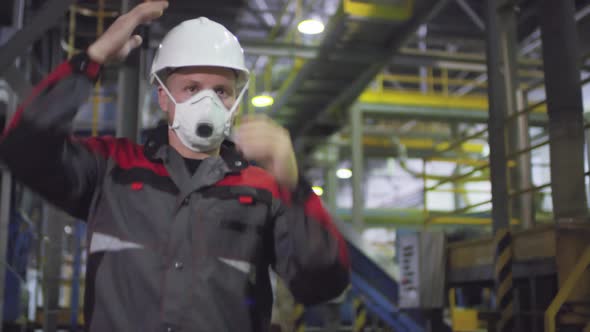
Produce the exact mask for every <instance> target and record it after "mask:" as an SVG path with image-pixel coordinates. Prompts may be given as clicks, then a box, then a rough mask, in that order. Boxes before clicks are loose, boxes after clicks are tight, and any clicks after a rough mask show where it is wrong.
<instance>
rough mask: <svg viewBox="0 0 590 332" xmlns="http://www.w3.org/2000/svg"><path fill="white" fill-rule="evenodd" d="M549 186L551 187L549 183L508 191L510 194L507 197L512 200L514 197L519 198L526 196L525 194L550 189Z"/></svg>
mask: <svg viewBox="0 0 590 332" xmlns="http://www.w3.org/2000/svg"><path fill="white" fill-rule="evenodd" d="M550 186H551V182H548V183H545V184H542V185H540V186H532V187H529V188H525V189H521V190H514V191H510V193H509V194H508V195H509V196H510V198H514V197H516V196H520V195H522V194H527V193H530V192H533V191H540V190H543V189H545V188H547V187H550Z"/></svg>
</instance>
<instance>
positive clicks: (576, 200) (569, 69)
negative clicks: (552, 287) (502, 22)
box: [539, 0, 588, 222]
mask: <svg viewBox="0 0 590 332" xmlns="http://www.w3.org/2000/svg"><path fill="white" fill-rule="evenodd" d="M574 13H575V8H574V3H573V2H572V1H550V0H544V1H541V2H540V3H539V22H540V27H541V38H542V40H543V43H542V44H543V45H542V50H543V59H544V61H543V66H544V70H545V90H546V93H547V106H548V107H547V109H548V115H549V137H550V140H551V144H550V149H549V151H550V160H551V182H552V185H551V187H552V199H553V210H554V214H555V219H556V221H558V222H559V221H573V220H584V221H586V220H587V218H588V207H587V203H586V202H587V199H586V192H585V185H584V183H585V182H584V152H583V151H584V130H583V126H584V121H583V116H582V113H583V103H582V91H581V89H580V83H579V82H580V64H579V57H578V54H579V52H578V46H577V39H578V37H577V28H576V22H575V20H574Z"/></svg>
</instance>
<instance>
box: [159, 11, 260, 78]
mask: <svg viewBox="0 0 590 332" xmlns="http://www.w3.org/2000/svg"><path fill="white" fill-rule="evenodd" d="M190 66H214V67H225V68H230V69H234V70H235V71H236V73H237V75H238V78H237V85H238V88H242V87H244V85H245V84H246V82H247V81H248V78H249V71H248V69H247V68H246V65H245V61H244V50H242V47H241V46H240V43H239V42H238V39H237V38H236V36H234V35H233V34H232V33H231V32H230V31H229V30H227V29H226V28H225V27H224V26H223V25H221V24H219V23H217V22H214V21H211V20H210V19H208V18H206V17H199V18H196V19H192V20H187V21H184V22H182V23H180V24H179V25H177V26H175V27H174V28H173V29H172V30H170V31H169V32H168V33H167V34H166V36H164V39H163V40H162V43H161V44H160V46H159V48H158V50H157V51H156V55H155V56H154V61H153V62H152V69H151V71H150V82H152V83H153V82H154V75H156V74H160V72H161V71H162V70H163V69H167V68H171V69H173V68H179V67H190ZM158 77H160V78H162V76H161V75H159V76H158ZM162 79H163V78H162Z"/></svg>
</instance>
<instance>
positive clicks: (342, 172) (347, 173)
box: [336, 168, 352, 179]
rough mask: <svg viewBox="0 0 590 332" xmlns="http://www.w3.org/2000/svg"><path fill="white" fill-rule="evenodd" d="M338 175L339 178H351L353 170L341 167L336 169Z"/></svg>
mask: <svg viewBox="0 0 590 332" xmlns="http://www.w3.org/2000/svg"><path fill="white" fill-rule="evenodd" d="M336 176H337V177H338V178H339V179H350V178H351V177H352V171H351V170H349V169H348V168H341V169H339V170H337V171H336Z"/></svg>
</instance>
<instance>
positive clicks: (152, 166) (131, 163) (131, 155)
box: [73, 136, 170, 176]
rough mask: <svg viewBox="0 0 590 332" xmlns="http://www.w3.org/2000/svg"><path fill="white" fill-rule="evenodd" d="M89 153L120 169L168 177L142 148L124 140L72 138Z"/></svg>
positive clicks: (165, 171) (165, 170)
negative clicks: (110, 160)
mask: <svg viewBox="0 0 590 332" xmlns="http://www.w3.org/2000/svg"><path fill="white" fill-rule="evenodd" d="M73 140H75V141H77V142H79V143H81V144H83V145H84V146H85V147H86V148H87V149H88V150H90V151H91V152H93V153H95V154H98V155H100V156H102V157H104V158H105V159H112V160H114V161H115V163H116V164H117V166H119V167H120V168H122V169H131V168H144V169H148V170H150V171H152V172H154V173H156V174H157V175H160V176H170V175H169V173H168V170H167V169H166V167H165V166H164V165H163V164H159V163H154V162H152V161H150V160H149V159H147V157H146V156H145V154H144V153H143V146H142V145H139V144H136V143H133V142H132V141H130V140H128V139H126V138H116V137H112V136H102V137H90V138H73Z"/></svg>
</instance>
